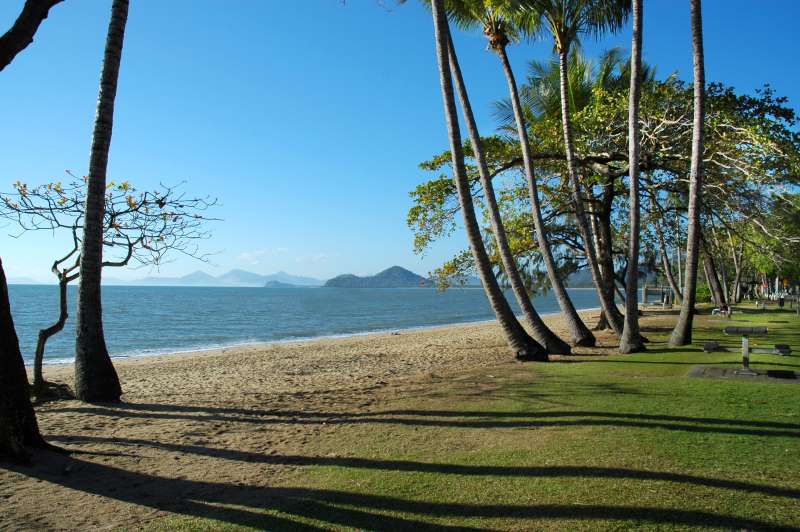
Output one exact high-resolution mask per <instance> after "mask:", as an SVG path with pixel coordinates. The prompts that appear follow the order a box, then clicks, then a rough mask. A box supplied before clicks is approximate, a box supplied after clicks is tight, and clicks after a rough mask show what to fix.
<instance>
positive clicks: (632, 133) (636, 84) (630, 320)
mask: <svg viewBox="0 0 800 532" xmlns="http://www.w3.org/2000/svg"><path fill="white" fill-rule="evenodd" d="M641 70H642V0H633V42H632V44H631V88H630V93H629V100H630V102H629V109H628V168H629V169H630V172H629V173H630V224H629V225H630V238H629V240H628V272H627V277H626V279H625V319H624V323H625V325H624V328H623V331H622V337H621V338H620V340H619V352H620V353H634V352H637V351H642V350H643V349H644V344H643V343H642V339H641V336H640V333H639V226H640V219H639V214H640V212H639V97H640V95H641V91H642V90H641V89H642V87H641V85H642V80H641Z"/></svg>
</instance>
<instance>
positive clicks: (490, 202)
mask: <svg viewBox="0 0 800 532" xmlns="http://www.w3.org/2000/svg"><path fill="white" fill-rule="evenodd" d="M448 44H449V57H450V68H451V70H452V74H453V79H454V81H455V85H456V92H458V97H459V100H460V101H461V109H462V110H463V112H464V122H465V124H466V126H467V131H468V132H469V139H470V142H471V143H472V149H473V151H474V154H475V160H476V161H477V163H478V175H479V176H480V181H481V185H482V186H483V190H484V193H485V199H486V206H487V208H488V210H489V220H490V222H491V225H492V231H493V232H494V235H495V240H496V242H497V249H498V251H499V253H500V259H501V261H502V263H503V269H504V270H505V272H506V276H507V277H508V280H509V282H510V284H511V290H512V292H513V293H514V297H515V298H516V300H517V303H518V304H519V306H520V308H521V309H522V312H523V313H524V315H525V318H526V319H527V320H528V323H529V324H530V326H531V332H532V334H531V336H533V338H534V339H535V340H536V341H537V342H539V343H540V344H542V345H543V346H544V347H545V349H546V350H547V352H548V353H553V354H559V355H568V354H570V352H571V350H570V347H569V344H567V343H566V342H564V341H563V340H562V339H561V338H559V337H558V336H556V335H555V333H553V331H551V330H550V328H549V327H548V326H547V325H546V324H545V323H544V321H542V318H541V316H539V313H538V312H536V309H535V308H534V307H533V303H532V302H531V299H530V296H529V295H528V291H527V290H526V289H525V284H524V283H523V282H522V277H521V276H520V273H519V269H518V267H517V261H516V259H515V258H514V255H513V254H512V253H511V248H510V246H509V245H508V238H507V236H506V229H505V226H504V225H503V219H502V217H501V216H500V208H499V207H498V206H497V198H496V196H495V193H494V185H493V184H492V177H491V175H490V173H489V167H488V166H487V164H486V154H485V153H484V151H483V143H482V141H481V137H480V134H479V132H478V125H477V123H476V122H475V116H474V115H473V113H472V105H471V104H470V101H469V95H468V94H467V88H466V86H465V84H464V78H463V76H462V75H461V67H460V66H459V64H458V57H457V55H456V51H455V47H454V46H453V40H452V38H449V39H448Z"/></svg>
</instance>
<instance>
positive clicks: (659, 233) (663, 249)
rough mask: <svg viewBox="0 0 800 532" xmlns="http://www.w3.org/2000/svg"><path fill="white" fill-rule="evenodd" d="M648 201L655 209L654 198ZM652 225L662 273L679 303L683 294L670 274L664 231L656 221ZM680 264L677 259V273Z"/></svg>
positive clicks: (670, 267) (670, 266)
mask: <svg viewBox="0 0 800 532" xmlns="http://www.w3.org/2000/svg"><path fill="white" fill-rule="evenodd" d="M650 202H651V204H652V205H653V210H655V209H656V200H655V199H654V198H652V197H651V198H650ZM653 227H654V228H655V230H656V236H657V237H658V250H659V252H660V253H661V265H662V266H663V267H664V275H665V276H666V277H667V282H668V283H669V287H670V288H671V289H672V295H673V296H674V299H675V301H676V302H677V303H678V304H680V303H681V301H682V300H683V296H682V295H681V289H680V287H679V285H678V283H677V282H676V281H675V276H674V275H673V274H672V265H671V264H670V261H669V255H667V243H666V241H665V240H664V231H663V230H662V229H661V224H659V223H658V222H656V223H654V224H653ZM680 269H681V264H680V261H678V273H680Z"/></svg>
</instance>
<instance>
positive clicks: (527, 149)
mask: <svg viewBox="0 0 800 532" xmlns="http://www.w3.org/2000/svg"><path fill="white" fill-rule="evenodd" d="M497 52H498V55H499V57H500V62H501V63H502V65H503V72H504V73H505V76H506V81H507V82H508V92H509V95H510V97H511V106H512V108H513V109H514V119H515V121H516V124H517V136H518V137H519V143H520V148H521V150H522V162H523V167H524V169H525V177H526V179H527V181H528V196H529V197H530V200H531V210H532V212H533V226H534V229H535V233H536V239H537V243H538V244H539V250H540V253H541V254H542V260H543V262H544V265H545V268H546V269H547V276H548V278H549V279H550V286H551V287H552V288H553V294H554V295H555V298H556V301H557V302H558V306H559V308H560V309H561V312H562V313H563V315H564V320H565V321H566V323H567V327H569V331H570V336H571V338H570V341H571V343H572V345H574V346H582V347H593V346H594V345H595V343H596V341H597V340H596V339H595V337H594V335H593V334H592V332H591V331H590V330H589V328H588V327H587V326H586V324H585V323H584V322H583V320H582V319H581V317H580V316H579V315H578V312H577V310H576V309H575V305H574V304H573V303H572V298H570V297H569V293H568V292H567V290H566V287H565V286H564V280H563V279H562V278H561V277H560V276H559V275H558V270H557V269H556V261H555V259H554V258H553V250H552V248H551V247H550V242H549V241H548V239H547V230H546V228H545V225H544V217H543V216H542V206H541V203H540V202H539V191H538V190H537V184H536V175H535V173H534V169H533V161H532V154H531V146H530V142H529V140H528V129H527V124H526V123H525V115H524V114H523V112H522V105H521V103H520V99H519V89H518V88H517V81H516V79H515V77H514V71H513V70H512V69H511V63H510V62H509V60H508V54H507V53H506V48H505V46H503V47H501V48H500V49H499V50H497Z"/></svg>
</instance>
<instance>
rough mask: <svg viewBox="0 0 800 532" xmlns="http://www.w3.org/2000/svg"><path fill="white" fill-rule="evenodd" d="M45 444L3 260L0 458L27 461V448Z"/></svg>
mask: <svg viewBox="0 0 800 532" xmlns="http://www.w3.org/2000/svg"><path fill="white" fill-rule="evenodd" d="M37 447H38V448H46V447H48V445H47V444H46V443H45V441H44V439H43V438H42V435H41V434H40V433H39V425H38V423H37V422H36V413H35V412H34V411H33V406H32V405H31V400H30V394H29V392H28V376H27V374H26V373H25V363H24V362H23V361H22V353H20V350H19V340H18V338H17V332H16V330H15V329H14V320H13V318H12V317H11V305H10V304H9V301H8V285H7V284H6V275H5V273H4V271H3V263H2V260H0V460H11V461H15V462H27V461H29V459H30V457H29V455H28V452H27V450H26V448H37Z"/></svg>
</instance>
